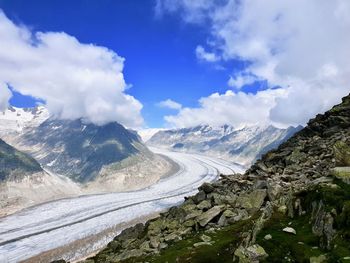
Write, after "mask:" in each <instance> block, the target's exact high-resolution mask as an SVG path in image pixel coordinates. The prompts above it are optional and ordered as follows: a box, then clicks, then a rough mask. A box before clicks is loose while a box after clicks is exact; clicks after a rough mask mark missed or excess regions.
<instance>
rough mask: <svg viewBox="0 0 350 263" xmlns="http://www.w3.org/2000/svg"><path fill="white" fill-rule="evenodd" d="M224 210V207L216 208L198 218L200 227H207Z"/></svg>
mask: <svg viewBox="0 0 350 263" xmlns="http://www.w3.org/2000/svg"><path fill="white" fill-rule="evenodd" d="M223 209H224V206H214V207H212V208H210V209H209V210H208V211H206V212H204V213H203V214H201V215H200V216H198V217H197V221H198V223H199V224H200V226H202V227H205V226H206V225H207V224H208V223H209V222H210V221H211V220H213V218H215V217H216V216H217V215H219V214H220V213H221V211H222V210H223Z"/></svg>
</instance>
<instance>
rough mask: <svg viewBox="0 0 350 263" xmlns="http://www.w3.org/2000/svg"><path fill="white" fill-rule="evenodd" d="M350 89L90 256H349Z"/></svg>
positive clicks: (132, 259)
mask: <svg viewBox="0 0 350 263" xmlns="http://www.w3.org/2000/svg"><path fill="white" fill-rule="evenodd" d="M349 166H350V96H347V97H345V98H343V102H342V103H341V104H340V105H337V106H335V107H333V108H332V109H331V110H330V111H328V112H326V113H325V114H323V115H317V116H316V118H314V119H312V120H311V121H310V122H309V123H308V125H307V127H305V128H304V129H303V130H301V131H300V132H298V133H297V134H295V135H294V136H293V137H292V138H290V139H289V140H287V141H286V142H285V143H283V144H281V145H280V146H279V147H278V149H276V150H273V151H270V152H268V153H267V154H265V155H263V156H262V158H261V159H260V160H258V161H257V162H256V163H255V164H254V165H253V166H252V167H251V168H250V169H249V170H248V171H247V172H246V173H245V174H243V175H242V174H235V175H232V176H222V178H221V179H220V180H219V181H217V182H215V183H212V184H208V183H205V184H204V185H202V186H201V187H200V188H199V192H198V193H197V194H196V195H195V196H191V197H188V198H187V199H186V200H185V202H184V203H183V204H181V205H180V206H177V207H173V208H171V209H170V210H169V211H167V212H165V213H162V214H161V215H160V216H159V217H158V218H156V219H154V220H151V221H148V222H147V223H146V224H144V225H143V224H138V225H136V226H134V227H132V228H129V229H126V230H124V231H123V232H122V233H121V234H120V235H119V236H117V237H116V238H115V239H114V240H113V241H112V242H111V243H109V244H108V246H107V247H106V248H105V249H104V250H103V251H101V252H100V253H98V254H97V255H96V256H94V257H92V258H90V259H88V260H86V261H85V262H232V261H235V262H349V259H350V221H349V218H350V185H349V184H348V183H349V178H350V168H349Z"/></svg>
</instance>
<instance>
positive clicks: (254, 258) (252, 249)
mask: <svg viewBox="0 0 350 263" xmlns="http://www.w3.org/2000/svg"><path fill="white" fill-rule="evenodd" d="M235 256H236V257H238V258H239V263H258V262H259V261H260V260H263V259H265V258H267V257H268V254H267V253H266V251H265V250H264V248H263V247H261V246H259V245H258V244H255V245H252V246H249V247H247V248H245V247H243V246H240V247H239V248H237V249H236V251H235Z"/></svg>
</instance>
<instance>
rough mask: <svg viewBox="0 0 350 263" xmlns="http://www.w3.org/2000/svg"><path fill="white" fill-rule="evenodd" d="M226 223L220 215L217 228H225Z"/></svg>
mask: <svg viewBox="0 0 350 263" xmlns="http://www.w3.org/2000/svg"><path fill="white" fill-rule="evenodd" d="M226 223H227V220H226V217H225V216H224V215H221V216H220V218H219V220H218V225H219V226H225V225H226Z"/></svg>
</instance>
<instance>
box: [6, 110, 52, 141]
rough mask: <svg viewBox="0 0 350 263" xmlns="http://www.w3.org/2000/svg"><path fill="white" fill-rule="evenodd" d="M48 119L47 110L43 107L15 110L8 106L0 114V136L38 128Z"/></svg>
mask: <svg viewBox="0 0 350 263" xmlns="http://www.w3.org/2000/svg"><path fill="white" fill-rule="evenodd" d="M48 117H49V112H48V110H47V109H46V108H45V107H43V106H36V107H33V108H17V107H13V106H9V107H8V108H7V109H6V110H5V111H2V112H0V135H6V134H9V133H13V132H21V131H22V130H23V129H24V128H26V127H36V126H39V125H40V124H41V123H42V122H44V121H45V120H46V119H47V118H48Z"/></svg>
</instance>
